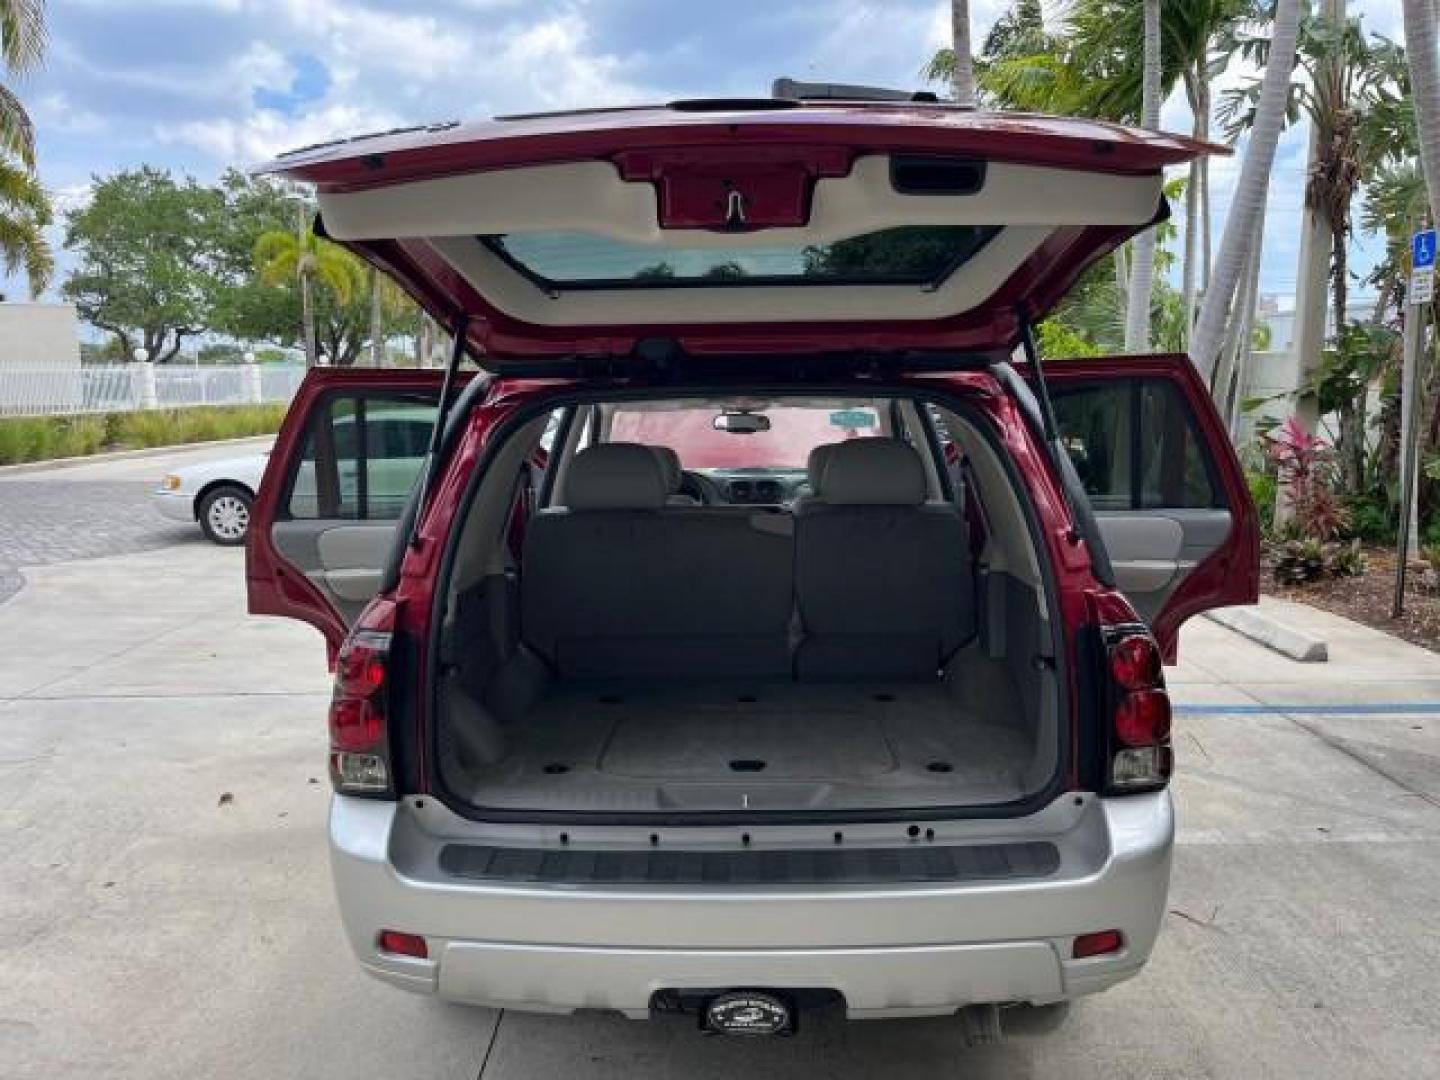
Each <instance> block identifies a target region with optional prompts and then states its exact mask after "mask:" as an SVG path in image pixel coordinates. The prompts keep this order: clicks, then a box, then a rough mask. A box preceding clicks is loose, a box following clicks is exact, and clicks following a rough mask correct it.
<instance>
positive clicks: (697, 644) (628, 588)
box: [521, 443, 794, 679]
mask: <svg viewBox="0 0 1440 1080" xmlns="http://www.w3.org/2000/svg"><path fill="white" fill-rule="evenodd" d="M670 487H671V483H670V477H669V475H668V472H667V469H666V467H665V463H664V462H663V461H662V460H661V459H660V458H659V457H658V456H657V455H656V454H655V453H654V452H653V450H652V449H651V448H650V447H646V446H641V445H639V444H635V443H606V444H603V445H600V446H594V447H590V448H588V449H586V450H583V451H582V452H581V453H579V454H578V455H576V457H575V460H574V461H573V462H572V463H571V465H570V468H569V470H568V475H567V477H566V485H565V498H566V502H567V503H568V506H567V507H565V508H563V509H553V510H546V511H542V512H541V513H539V514H537V515H536V516H535V517H534V518H533V519H532V520H531V522H530V524H529V527H528V529H527V530H526V536H525V549H524V553H523V563H522V571H521V574H522V577H521V633H522V637H523V638H524V640H525V642H526V643H527V644H528V645H529V646H530V647H531V648H532V649H534V650H535V651H536V652H538V653H539V654H540V655H541V656H543V657H544V658H545V659H546V660H547V661H548V662H549V663H550V664H551V665H552V667H553V668H554V669H555V671H556V673H557V674H558V675H560V676H561V677H562V678H644V679H663V678H707V677H708V678H724V677H726V676H735V675H740V676H763V675H770V676H775V675H780V676H783V675H786V674H788V672H789V671H790V657H789V629H790V619H791V613H792V609H793V596H794V540H793V535H792V533H793V529H792V525H791V521H790V519H789V517H788V516H787V515H781V514H765V513H735V512H732V511H729V510H727V509H723V508H721V509H716V510H710V509H705V508H698V507H697V508H681V507H673V506H672V507H670V508H668V509H667V506H666V503H667V499H668V498H669V495H670Z"/></svg>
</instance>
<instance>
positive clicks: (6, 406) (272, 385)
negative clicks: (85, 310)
mask: <svg viewBox="0 0 1440 1080" xmlns="http://www.w3.org/2000/svg"><path fill="white" fill-rule="evenodd" d="M304 377H305V369H304V367H302V366H300V365H296V364H228V365H217V366H212V367H192V366H185V365H178V364H177V365H173V366H172V365H169V364H149V363H146V364H139V363H137V364H102V365H87V366H84V367H79V368H43V367H0V416H55V415H60V414H66V413H94V412H130V411H132V410H135V409H172V408H182V407H184V406H187V405H245V404H254V403H258V402H262V401H289V400H290V399H291V398H292V397H293V396H294V395H295V391H296V389H298V388H299V386H300V380H301V379H303V378H304Z"/></svg>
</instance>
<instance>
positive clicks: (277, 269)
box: [255, 226, 360, 367]
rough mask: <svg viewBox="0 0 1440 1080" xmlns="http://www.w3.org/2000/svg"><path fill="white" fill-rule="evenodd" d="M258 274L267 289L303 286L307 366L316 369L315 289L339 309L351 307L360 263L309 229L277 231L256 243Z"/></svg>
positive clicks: (317, 358) (317, 345) (303, 324)
mask: <svg viewBox="0 0 1440 1080" xmlns="http://www.w3.org/2000/svg"><path fill="white" fill-rule="evenodd" d="M255 270H256V273H257V274H258V275H259V278H260V280H261V281H262V282H264V283H265V284H267V285H271V286H283V285H286V284H289V283H290V282H296V283H298V284H299V286H300V296H301V316H300V317H301V324H302V326H301V329H302V335H303V338H304V341H305V363H306V365H307V366H309V367H314V366H315V365H316V364H317V363H318V362H319V355H320V350H319V342H318V340H317V337H316V322H315V297H314V293H313V288H314V286H315V285H316V284H318V285H320V286H322V287H323V288H324V289H325V291H326V292H327V293H328V294H329V295H330V296H331V297H332V298H333V299H334V300H335V301H336V302H337V303H338V304H339V305H341V306H346V305H348V304H349V303H350V300H351V298H352V296H353V295H354V293H355V292H356V290H357V289H358V288H359V284H360V282H359V275H358V273H357V264H356V261H355V260H354V258H353V257H352V256H350V255H348V254H347V253H346V252H345V251H344V250H343V249H342V248H340V247H339V246H337V245H335V244H332V243H330V241H328V240H326V239H324V238H323V237H320V236H318V235H317V234H316V233H315V230H314V229H313V228H310V227H308V226H307V227H305V228H304V230H303V231H302V230H296V231H295V232H290V231H288V230H283V229H276V230H272V231H270V232H267V233H264V234H263V235H262V236H261V237H260V238H259V239H258V240H256V241H255ZM332 359H333V354H332Z"/></svg>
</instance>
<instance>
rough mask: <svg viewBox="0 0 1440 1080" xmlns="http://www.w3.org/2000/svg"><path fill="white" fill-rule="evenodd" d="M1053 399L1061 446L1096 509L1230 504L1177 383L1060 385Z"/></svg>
mask: <svg viewBox="0 0 1440 1080" xmlns="http://www.w3.org/2000/svg"><path fill="white" fill-rule="evenodd" d="M1054 401H1055V420H1056V423H1057V424H1058V426H1059V429H1060V438H1061V441H1062V442H1063V443H1064V445H1065V449H1066V451H1068V453H1069V455H1070V460H1071V461H1072V462H1074V464H1075V469H1076V471H1077V472H1078V473H1079V474H1080V479H1081V481H1082V482H1083V483H1084V485H1085V493H1086V494H1087V495H1088V496H1089V497H1090V504H1091V506H1093V507H1094V508H1095V509H1096V510H1154V509H1162V508H1163V509H1211V508H1215V507H1223V506H1224V501H1223V499H1222V498H1221V497H1220V493H1219V491H1218V489H1217V487H1216V484H1215V479H1214V476H1213V475H1212V473H1211V469H1210V463H1209V459H1208V456H1207V454H1206V451H1205V447H1204V445H1203V443H1202V442H1201V440H1200V437H1199V434H1198V433H1197V432H1196V431H1195V427H1194V418H1193V417H1192V416H1191V415H1190V410H1189V409H1188V408H1187V407H1186V404H1185V400H1184V398H1183V397H1182V396H1181V394H1180V391H1179V390H1178V389H1177V388H1176V387H1175V386H1174V385H1172V384H1171V383H1169V382H1167V381H1165V380H1163V379H1123V380H1116V381H1110V382H1103V383H1093V384H1089V385H1083V384H1082V385H1078V386H1066V387H1057V388H1056V389H1055V391H1054Z"/></svg>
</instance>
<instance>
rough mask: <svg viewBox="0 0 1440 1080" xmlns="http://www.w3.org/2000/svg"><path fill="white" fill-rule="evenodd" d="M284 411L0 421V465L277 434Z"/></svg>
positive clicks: (258, 408) (215, 409)
mask: <svg viewBox="0 0 1440 1080" xmlns="http://www.w3.org/2000/svg"><path fill="white" fill-rule="evenodd" d="M285 410H286V406H285V405H284V404H283V403H273V404H266V405H235V406H197V407H195V408H191V409H155V410H151V411H147V412H126V413H103V414H97V415H94V416H23V417H6V418H0V465H14V464H18V463H20V462H25V461H48V460H50V459H52V458H65V457H81V456H83V455H85V454H93V453H95V452H96V451H98V450H138V449H144V448H148V447H152V446H175V445H178V444H180V443H191V442H213V441H214V440H216V439H240V438H244V437H245V436H247V435H268V434H270V433H271V432H274V431H278V430H279V428H280V421H281V420H283V419H284V417H285Z"/></svg>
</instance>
